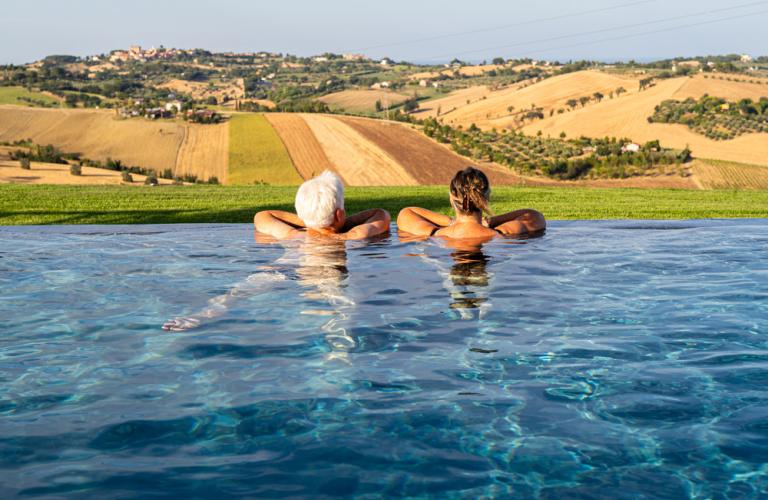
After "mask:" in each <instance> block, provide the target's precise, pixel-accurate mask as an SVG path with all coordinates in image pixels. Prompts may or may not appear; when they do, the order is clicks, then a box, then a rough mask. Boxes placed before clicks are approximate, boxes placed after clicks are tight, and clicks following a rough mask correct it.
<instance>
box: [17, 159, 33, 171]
mask: <svg viewBox="0 0 768 500" xmlns="http://www.w3.org/2000/svg"><path fill="white" fill-rule="evenodd" d="M19 164H20V165H21V168H23V169H24V170H30V169H31V168H32V166H31V162H30V161H29V158H26V157H24V158H22V159H20V160H19Z"/></svg>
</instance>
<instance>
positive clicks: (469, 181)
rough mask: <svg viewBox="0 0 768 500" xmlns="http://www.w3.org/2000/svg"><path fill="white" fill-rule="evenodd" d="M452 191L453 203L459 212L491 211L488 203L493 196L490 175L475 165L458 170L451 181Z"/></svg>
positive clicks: (488, 212) (466, 213) (468, 213)
mask: <svg viewBox="0 0 768 500" xmlns="http://www.w3.org/2000/svg"><path fill="white" fill-rule="evenodd" d="M450 193H451V205H453V209H454V210H456V213H458V214H462V215H471V214H473V213H477V212H485V213H487V214H490V213H491V207H490V206H489V203H488V202H489V200H490V198H491V184H490V183H489V182H488V177H486V176H485V174H484V173H483V172H481V171H480V170H478V169H476V168H474V167H467V168H465V169H464V170H459V171H458V172H456V175H455V176H454V177H453V180H452V181H451V188H450Z"/></svg>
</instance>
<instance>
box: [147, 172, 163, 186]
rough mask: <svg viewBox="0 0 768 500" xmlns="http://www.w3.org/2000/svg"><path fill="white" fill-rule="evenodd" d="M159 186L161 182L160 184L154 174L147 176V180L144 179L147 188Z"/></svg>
mask: <svg viewBox="0 0 768 500" xmlns="http://www.w3.org/2000/svg"><path fill="white" fill-rule="evenodd" d="M158 184H159V182H158V180H157V176H156V175H155V173H154V172H152V173H150V174H149V175H147V178H146V179H144V185H145V186H157V185H158Z"/></svg>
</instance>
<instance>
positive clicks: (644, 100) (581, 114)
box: [523, 78, 768, 165]
mask: <svg viewBox="0 0 768 500" xmlns="http://www.w3.org/2000/svg"><path fill="white" fill-rule="evenodd" d="M687 81H688V78H674V79H670V80H662V81H660V82H658V83H657V84H656V85H655V86H653V87H651V88H649V89H647V90H644V91H642V92H635V93H632V94H630V95H626V96H622V97H621V98H619V99H611V100H603V102H601V103H597V104H592V105H588V106H586V107H585V108H579V109H577V110H575V111H573V112H570V113H565V114H562V115H555V116H554V117H553V118H548V119H545V120H540V121H536V122H534V123H532V124H530V125H528V126H526V127H524V128H523V131H524V132H525V133H527V134H536V133H537V132H538V131H539V130H541V131H542V132H543V133H544V134H545V135H550V136H552V137H556V136H557V135H558V134H560V132H565V133H566V134H567V135H568V136H569V137H578V136H581V135H585V136H588V137H605V136H610V137H626V138H629V139H632V140H634V141H637V142H646V141H651V140H655V139H658V140H660V141H661V143H662V145H663V146H666V147H673V148H679V149H682V148H684V147H686V146H689V147H690V148H691V150H692V151H693V154H694V156H696V157H697V158H714V159H719V160H728V161H734V162H739V163H749V164H754V165H768V134H746V135H742V136H739V137H737V138H736V139H732V140H729V141H714V140H712V139H708V138H706V137H704V136H703V135H699V134H697V133H695V132H693V131H692V130H690V129H689V128H688V127H686V126H685V125H678V124H667V123H648V117H649V116H651V115H652V114H653V111H654V108H655V107H656V105H657V104H659V103H660V102H661V101H663V100H665V99H670V98H672V96H673V95H674V94H675V93H676V92H678V91H679V90H680V88H681V87H682V86H683V85H684V84H685V83H687Z"/></svg>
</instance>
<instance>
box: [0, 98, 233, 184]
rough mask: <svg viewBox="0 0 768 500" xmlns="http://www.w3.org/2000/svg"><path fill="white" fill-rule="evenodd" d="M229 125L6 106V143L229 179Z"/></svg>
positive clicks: (2, 109)
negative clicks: (26, 143)
mask: <svg viewBox="0 0 768 500" xmlns="http://www.w3.org/2000/svg"><path fill="white" fill-rule="evenodd" d="M227 127H228V125H227V124H222V125H197V124H190V123H184V122H175V121H150V120H144V119H141V118H133V119H122V118H118V117H117V116H115V114H114V113H113V112H111V111H100V110H85V109H42V108H23V107H19V106H0V141H8V142H12V141H17V140H24V139H32V141H33V142H35V143H37V144H52V145H54V146H56V147H57V148H59V149H60V150H62V151H64V152H66V153H80V154H81V155H82V156H83V157H85V158H88V159H91V160H97V161H101V162H104V161H106V160H107V159H108V158H113V159H116V160H120V161H121V162H122V163H123V164H124V165H130V166H133V165H135V166H139V167H143V168H151V169H154V170H156V171H158V172H162V171H163V170H165V169H171V170H173V171H174V174H179V175H183V174H185V173H191V174H194V175H197V176H198V178H200V179H203V180H207V179H208V178H209V177H211V176H216V177H218V178H219V180H222V179H226V169H227V149H228V145H227V143H226V137H227V132H226V129H227ZM222 141H224V142H222ZM222 173H223V174H222Z"/></svg>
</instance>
